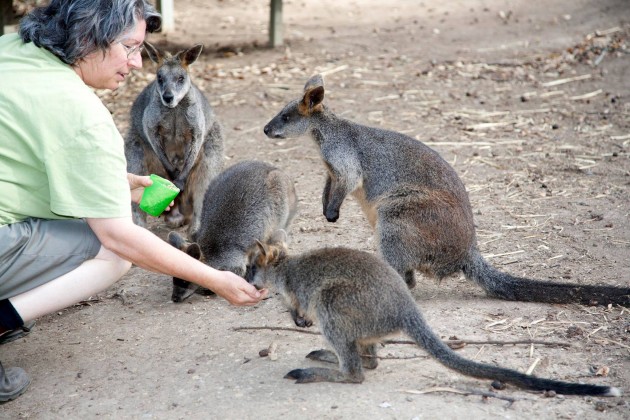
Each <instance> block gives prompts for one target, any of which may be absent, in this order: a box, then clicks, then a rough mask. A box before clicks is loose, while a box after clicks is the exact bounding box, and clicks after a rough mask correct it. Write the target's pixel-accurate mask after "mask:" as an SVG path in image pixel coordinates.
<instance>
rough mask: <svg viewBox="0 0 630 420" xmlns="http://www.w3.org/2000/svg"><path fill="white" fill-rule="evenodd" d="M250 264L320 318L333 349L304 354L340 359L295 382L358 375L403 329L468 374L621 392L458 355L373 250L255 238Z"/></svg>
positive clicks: (265, 281) (296, 315)
mask: <svg viewBox="0 0 630 420" xmlns="http://www.w3.org/2000/svg"><path fill="white" fill-rule="evenodd" d="M250 264H251V269H250V272H249V275H248V281H249V282H250V283H252V284H253V285H254V286H256V287H257V288H259V289H260V288H269V289H270V290H273V291H276V292H278V293H279V294H280V295H281V296H282V297H283V300H284V301H285V303H286V304H287V306H288V307H289V309H290V312H291V314H292V316H293V319H294V321H295V323H296V324H297V325H301V324H307V325H310V324H311V323H312V322H313V321H315V322H317V325H318V326H319V329H320V330H321V332H322V334H323V336H324V337H325V338H326V340H327V341H328V343H329V344H330V345H331V346H332V348H333V350H334V353H333V352H331V351H328V350H316V351H313V352H311V353H309V354H308V355H307V356H306V357H307V358H309V359H313V360H318V361H322V362H331V363H338V364H339V368H340V370H336V369H329V368H321V367H319V368H307V369H295V370H292V371H290V372H289V373H288V374H287V375H286V376H285V378H288V379H296V380H297V383H307V382H350V383H360V382H363V379H364V375H363V369H362V366H363V367H365V368H367V369H374V368H376V367H377V364H378V361H377V358H376V346H377V344H378V343H379V341H380V340H382V339H383V338H385V337H386V336H388V335H390V334H393V333H398V332H404V333H405V334H407V335H409V336H410V337H411V338H412V339H413V340H414V341H415V342H416V343H417V344H418V345H419V346H420V347H422V348H424V349H425V350H426V351H427V352H428V353H429V354H430V355H431V356H433V357H435V358H436V359H437V360H438V361H439V362H440V363H442V364H444V365H445V366H447V367H449V368H451V369H453V370H456V371H458V372H460V373H463V374H465V375H469V376H474V377H477V378H485V379H492V380H499V381H502V382H506V383H511V384H513V385H516V386H519V387H521V388H526V389H532V390H539V391H542V390H553V391H555V392H557V393H560V394H574V395H600V396H619V395H621V391H620V390H619V389H617V388H613V387H608V386H598V385H588V384H578V383H569V382H561V381H555V380H550V379H542V378H537V377H534V376H530V375H526V374H523V373H520V372H518V371H515V370H510V369H505V368H501V367H497V366H492V365H486V364H482V363H477V362H473V361H471V360H467V359H465V358H463V357H461V356H459V355H458V354H457V353H455V352H454V351H453V350H451V349H450V348H449V347H448V346H447V345H446V344H444V343H443V342H442V340H441V339H440V338H439V337H438V336H437V335H436V334H435V333H434V332H433V331H432V330H431V328H430V327H429V325H427V323H426V321H425V320H424V317H423V316H422V314H421V312H420V310H419V308H418V306H417V305H416V302H415V301H414V298H413V296H412V295H411V292H410V291H409V289H408V288H407V286H406V285H405V284H404V282H403V280H402V278H401V277H400V275H399V274H398V273H397V272H396V271H395V270H394V269H393V268H392V267H391V266H389V265H388V264H387V263H385V262H384V261H382V260H381V259H380V258H378V257H377V256H376V255H374V254H370V253H368V252H365V251H358V250H354V249H348V248H322V249H318V250H315V251H311V252H306V253H304V254H302V255H298V256H289V255H287V252H286V247H285V246H284V244H282V243H280V244H275V245H272V246H267V245H264V244H260V243H259V244H258V249H257V252H255V253H253V254H252V256H251V257H250ZM302 326H303V325H302Z"/></svg>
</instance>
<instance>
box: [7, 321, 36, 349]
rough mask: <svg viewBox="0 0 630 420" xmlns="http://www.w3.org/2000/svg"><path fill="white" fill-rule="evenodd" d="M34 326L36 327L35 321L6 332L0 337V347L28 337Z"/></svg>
mask: <svg viewBox="0 0 630 420" xmlns="http://www.w3.org/2000/svg"><path fill="white" fill-rule="evenodd" d="M34 326H35V321H29V322H27V323H26V324H24V325H22V326H21V327H19V328H16V329H14V330H9V331H5V332H4V333H3V334H2V335H0V345H2V344H7V343H10V342H11V341H15V340H17V339H19V338H22V337H25V336H27V335H28V334H29V333H30V332H31V329H32V328H33V327H34Z"/></svg>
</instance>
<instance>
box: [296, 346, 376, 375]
mask: <svg viewBox="0 0 630 420" xmlns="http://www.w3.org/2000/svg"><path fill="white" fill-rule="evenodd" d="M306 358H307V359H311V360H315V361H318V362H324V363H333V364H335V365H338V364H339V359H338V358H337V355H336V354H335V352H334V351H330V350H325V349H321V350H313V351H312V352H310V353H309V354H307V355H306ZM361 364H362V366H363V367H364V368H365V369H376V368H377V367H378V359H377V357H376V345H375V344H370V345H367V346H361Z"/></svg>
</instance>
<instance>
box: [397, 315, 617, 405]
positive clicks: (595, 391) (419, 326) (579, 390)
mask: <svg viewBox="0 0 630 420" xmlns="http://www.w3.org/2000/svg"><path fill="white" fill-rule="evenodd" d="M404 331H405V333H407V335H409V336H410V337H411V338H413V340H414V341H415V342H416V343H418V345H419V346H420V347H422V348H424V349H425V350H426V351H428V352H429V354H430V355H432V356H433V357H435V358H436V359H437V360H438V361H439V362H440V363H442V364H443V365H445V366H447V367H449V368H451V369H453V370H455V371H457V372H460V373H463V374H464V375H469V376H474V377H477V378H484V379H492V380H499V381H502V382H506V383H510V384H513V385H516V386H518V387H521V388H525V389H531V390H535V391H555V392H556V393H558V394H566V395H594V396H602V397H618V396H620V395H621V390H620V389H619V388H615V387H609V386H600V385H589V384H579V383H572V382H562V381H555V380H552V379H543V378H537V377H535V376H531V375H525V374H524V373H521V372H518V371H515V370H511V369H506V368H501V367H498V366H492V365H486V364H483V363H477V362H473V361H471V360H468V359H465V358H463V357H461V356H460V355H458V354H457V353H455V352H454V351H453V350H451V349H450V348H449V347H448V346H447V345H446V344H444V342H443V341H442V340H441V339H440V338H439V337H438V336H437V335H436V334H435V333H434V332H433V331H432V330H431V329H430V328H429V326H428V325H427V323H426V321H425V320H424V318H423V316H422V315H421V314H420V312H418V311H416V312H415V313H412V314H410V315H409V316H407V317H405V326H404Z"/></svg>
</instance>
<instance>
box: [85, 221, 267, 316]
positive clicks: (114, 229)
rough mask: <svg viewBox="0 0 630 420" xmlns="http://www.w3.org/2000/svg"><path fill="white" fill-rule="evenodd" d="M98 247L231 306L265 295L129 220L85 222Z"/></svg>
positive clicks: (250, 303)
mask: <svg viewBox="0 0 630 420" xmlns="http://www.w3.org/2000/svg"><path fill="white" fill-rule="evenodd" d="M87 223H88V225H90V228H92V230H93V231H94V233H95V234H96V236H97V237H98V239H99V240H100V241H101V244H102V245H103V246H104V247H105V248H107V249H109V250H110V251H112V252H114V253H115V254H117V255H118V256H120V257H121V258H124V259H125V260H127V261H131V262H132V263H133V264H135V265H137V266H139V267H142V268H144V269H146V270H149V271H153V272H157V273H162V274H166V275H170V276H173V277H179V278H181V279H184V280H188V281H190V282H193V283H196V284H198V285H200V286H202V287H205V288H207V289H210V290H212V291H213V292H215V293H216V294H217V295H219V296H221V297H222V298H224V299H225V300H227V301H228V302H230V303H231V304H233V305H255V304H256V303H258V302H259V301H260V300H261V299H263V298H265V297H266V295H267V291H258V290H256V288H255V287H254V286H252V285H251V284H249V283H247V281H245V279H243V278H241V277H239V276H237V275H236V274H234V273H231V272H229V271H220V270H216V269H214V268H212V267H209V266H207V265H205V264H203V263H202V262H200V261H199V260H196V259H194V258H192V257H190V256H188V255H187V254H185V253H184V252H181V251H180V250H178V249H176V248H174V247H172V246H171V245H169V244H167V243H166V242H164V241H163V240H162V239H160V238H159V237H157V236H156V235H154V234H153V233H151V232H150V231H148V230H147V229H144V228H142V227H140V226H136V225H135V224H134V223H133V222H132V221H131V218H115V219H87Z"/></svg>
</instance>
